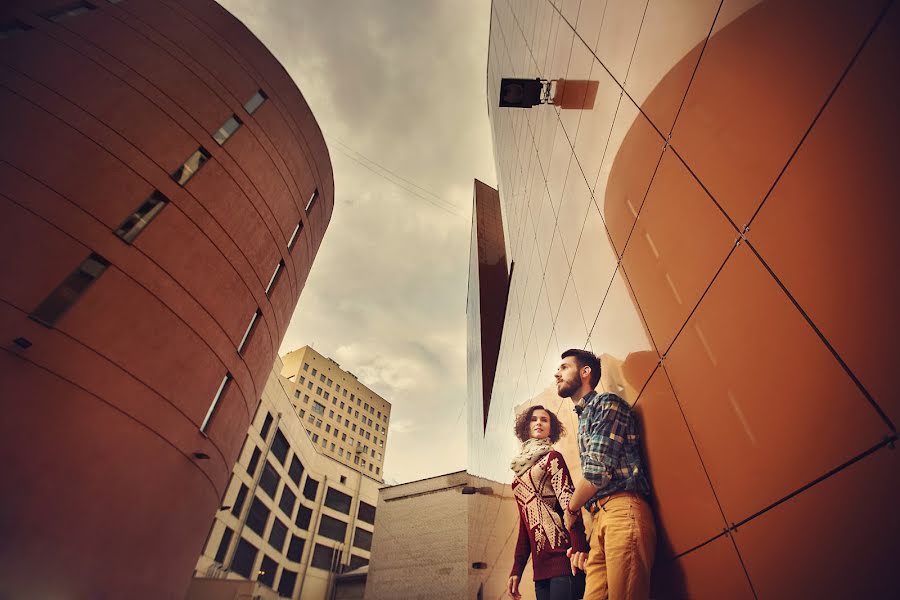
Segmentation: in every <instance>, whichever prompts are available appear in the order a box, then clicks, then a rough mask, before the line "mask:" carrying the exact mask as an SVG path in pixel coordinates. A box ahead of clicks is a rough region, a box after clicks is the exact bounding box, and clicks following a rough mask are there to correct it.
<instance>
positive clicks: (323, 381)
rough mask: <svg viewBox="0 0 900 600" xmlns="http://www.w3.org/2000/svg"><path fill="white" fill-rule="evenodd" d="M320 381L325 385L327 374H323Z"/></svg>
mask: <svg viewBox="0 0 900 600" xmlns="http://www.w3.org/2000/svg"><path fill="white" fill-rule="evenodd" d="M319 381H321V382H322V383H325V373H322V374H321V375H319Z"/></svg>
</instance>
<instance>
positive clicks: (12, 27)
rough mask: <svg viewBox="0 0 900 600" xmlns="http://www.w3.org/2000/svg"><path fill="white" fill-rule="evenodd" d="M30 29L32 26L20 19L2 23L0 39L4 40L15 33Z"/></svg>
mask: <svg viewBox="0 0 900 600" xmlns="http://www.w3.org/2000/svg"><path fill="white" fill-rule="evenodd" d="M31 29H34V27H32V26H31V25H29V24H27V23H23V22H22V21H13V22H11V23H3V24H2V25H0V40H5V39H6V38H8V37H11V36H13V35H15V34H17V33H22V32H23V31H29V30H31Z"/></svg>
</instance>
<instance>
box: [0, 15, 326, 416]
mask: <svg viewBox="0 0 900 600" xmlns="http://www.w3.org/2000/svg"><path fill="white" fill-rule="evenodd" d="M85 7H87V8H85ZM93 8H94V7H93V6H92V5H90V4H88V3H83V6H82V5H79V6H75V7H69V8H67V9H64V10H62V11H59V12H58V13H54V15H55V16H50V17H48V18H50V19H51V20H58V19H57V18H56V17H57V16H58V17H59V18H60V19H62V18H68V17H70V16H75V15H77V14H81V12H85V11H86V10H93ZM10 27H12V29H11V28H10ZM19 29H21V28H19ZM17 30H18V29H16V28H15V27H13V26H2V27H0V35H2V36H6V35H8V34H9V32H10V31H17ZM267 98H268V96H266V94H265V92H263V91H262V90H258V91H257V92H256V93H255V94H254V95H253V96H252V97H251V98H250V100H248V101H247V103H246V104H245V105H244V108H245V109H246V110H247V112H248V113H250V114H252V113H253V112H254V111H256V110H257V109H258V108H259V107H260V106H261V105H262V103H263V102H264V101H265V100H266V99H267ZM241 124H242V122H241V120H240V119H239V118H238V117H237V115H232V116H231V117H230V118H229V119H228V120H226V122H225V123H224V124H223V125H222V126H221V127H220V128H219V129H218V130H217V131H216V132H215V133H213V134H212V137H213V139H215V140H216V142H217V143H219V144H220V145H222V144H224V143H225V141H226V140H227V139H228V138H229V137H231V135H232V134H234V132H235V131H237V129H238V128H239V127H240V126H241ZM211 156H212V155H211V154H210V153H209V151H208V150H206V148H204V147H203V146H200V147H199V148H198V149H197V150H196V151H195V152H194V153H193V154H191V156H189V157H188V158H187V160H185V162H184V163H183V164H182V165H181V166H180V167H178V169H176V170H175V171H174V172H173V173H172V180H173V181H175V183H177V184H178V185H179V186H182V187H184V186H185V185H186V184H187V183H188V181H189V180H190V179H191V178H192V177H193V176H194V175H195V174H196V173H197V172H198V171H199V170H200V168H201V167H202V166H203V165H204V164H206V162H207V161H208V160H209V159H210V158H211ZM317 195H318V190H316V191H314V192H313V198H315V196H317ZM168 203H169V199H168V198H167V197H166V196H165V195H163V193H162V192H160V191H159V190H154V191H153V192H152V193H151V194H150V196H149V197H148V198H147V199H146V200H144V201H143V202H142V203H141V204H140V206H138V207H137V208H136V209H135V210H134V212H132V213H131V214H130V215H128V216H127V217H126V218H125V220H124V221H123V222H122V224H121V225H119V227H118V228H117V229H116V230H115V231H114V233H115V235H116V236H118V237H119V239H121V240H122V241H123V242H125V243H126V244H129V245H130V244H132V243H133V242H134V240H135V239H137V237H138V236H139V235H140V234H141V233H142V232H143V231H144V230H145V229H146V228H147V226H148V225H149V224H150V223H151V222H152V221H153V220H154V219H155V218H156V217H157V216H158V215H159V214H160V213H161V212H162V210H163V208H165V206H166V205H167V204H168ZM302 228H303V221H302V219H301V220H300V221H299V222H298V223H297V226H296V227H295V228H294V232H293V234H292V235H291V239H290V241H289V242H288V251H290V250H291V249H292V248H293V246H294V244H295V243H296V240H297V238H298V235H299V233H300V231H302ZM109 265H110V263H109V261H108V260H106V259H105V258H104V257H103V256H100V255H99V254H96V253H91V254H90V255H89V256H88V257H87V258H86V259H85V260H84V261H82V263H81V264H80V265H78V267H77V268H76V269H75V270H74V271H73V272H72V273H71V274H70V275H69V276H67V277H66V278H65V279H64V280H63V282H62V283H61V284H60V285H59V286H57V287H56V289H54V290H53V291H52V292H51V293H50V294H49V295H48V296H47V297H46V298H45V299H44V300H43V301H42V302H41V303H40V304H38V306H37V308H35V309H34V310H33V311H32V313H31V314H30V317H31V318H32V319H33V320H35V321H37V322H39V323H41V324H43V325H46V326H47V327H53V326H54V325H55V324H56V322H57V321H58V320H59V318H60V317H61V316H62V315H63V314H64V313H65V312H66V311H67V310H68V309H69V308H71V307H72V306H73V305H74V304H75V302H76V301H77V300H78V299H79V298H80V297H81V296H82V295H83V294H84V293H85V292H86V291H87V289H88V288H90V287H91V285H93V284H94V282H96V281H97V280H98V279H99V278H100V276H101V275H102V274H103V273H104V272H105V271H106V269H107V267H109ZM284 266H285V262H284V260H283V259H282V260H280V261H279V263H278V264H277V265H276V267H275V271H274V272H273V273H272V277H271V278H270V279H269V282H268V284H267V285H266V289H265V294H266V296H267V297H271V294H272V291H273V289H274V288H275V285H276V284H277V283H278V280H279V277H280V275H281V272H282V270H283V269H284ZM261 316H262V310H261V309H259V308H257V309H256V310H255V311H254V312H253V314H252V315H251V317H250V320H249V323H248V324H247V327H246V329H245V330H244V334H243V336H241V340H240V342H239V343H238V345H237V352H238V354H240V355H242V356H243V354H244V352H245V351H246V348H247V346H248V344H249V341H250V339H251V337H252V335H253V332H254V331H255V330H256V327H257V325H258V323H259V320H260V317H261ZM231 379H232V376H231V373H227V372H226V374H225V376H224V377H223V379H222V381H221V383H220V384H219V387H218V389H217V390H216V393H215V394H214V395H213V399H212V402H211V403H210V405H209V409H208V410H207V412H206V415H205V417H204V419H203V422H202V423H201V425H200V431H201V432H202V433H206V431H207V428H208V426H209V424H210V421H211V420H212V417H213V415H214V414H215V410H216V407H217V406H218V403H219V400H221V398H222V396H223V395H224V393H225V391H226V390H227V388H228V384H229V383H230V381H231Z"/></svg>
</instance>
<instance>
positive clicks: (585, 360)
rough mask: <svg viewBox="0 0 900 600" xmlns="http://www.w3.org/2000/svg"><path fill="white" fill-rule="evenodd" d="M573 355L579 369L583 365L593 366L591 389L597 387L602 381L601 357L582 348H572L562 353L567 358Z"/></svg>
mask: <svg viewBox="0 0 900 600" xmlns="http://www.w3.org/2000/svg"><path fill="white" fill-rule="evenodd" d="M569 356H571V357H572V358H574V359H575V364H577V365H578V370H579V371H580V370H581V369H582V368H583V367H590V368H591V389H594V388H595V387H597V384H598V383H600V359H599V358H597V355H596V354H594V353H593V352H590V351H589V350H581V349H580V348H570V349H569V350H566V351H565V352H563V353H562V356H560V358H566V357H569Z"/></svg>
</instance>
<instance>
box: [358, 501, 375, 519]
mask: <svg viewBox="0 0 900 600" xmlns="http://www.w3.org/2000/svg"><path fill="white" fill-rule="evenodd" d="M356 518H357V519H359V520H360V521H365V522H366V523H369V524H371V525H374V524H375V507H374V506H372V505H371V504H369V503H367V502H363V501H362V500H360V501H359V510H358V511H357V512H356Z"/></svg>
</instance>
